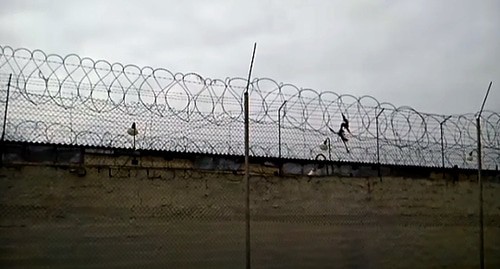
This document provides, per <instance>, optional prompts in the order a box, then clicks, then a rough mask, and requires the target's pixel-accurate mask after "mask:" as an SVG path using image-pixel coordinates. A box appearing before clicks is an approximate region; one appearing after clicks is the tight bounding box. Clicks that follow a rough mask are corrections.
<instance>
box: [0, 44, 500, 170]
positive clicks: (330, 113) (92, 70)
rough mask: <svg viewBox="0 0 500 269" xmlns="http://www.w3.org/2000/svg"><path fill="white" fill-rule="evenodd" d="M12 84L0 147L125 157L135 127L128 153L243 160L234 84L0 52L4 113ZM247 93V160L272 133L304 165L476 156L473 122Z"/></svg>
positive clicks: (271, 147) (496, 122) (270, 92)
mask: <svg viewBox="0 0 500 269" xmlns="http://www.w3.org/2000/svg"><path fill="white" fill-rule="evenodd" d="M11 74H12V82H11V84H10V85H9V86H10V87H9V88H10V99H9V111H8V112H7V113H8V115H7V124H6V130H5V131H6V139H7V140H10V141H32V142H44V143H54V144H71V145H89V146H90V145H91V146H106V147H120V148H124V147H130V146H131V144H132V142H131V141H130V140H131V138H130V137H129V136H127V134H126V133H125V132H124V130H126V129H127V128H128V126H130V125H131V124H132V123H133V122H136V123H137V126H138V129H139V130H140V132H139V135H138V136H137V148H138V149H153V150H167V151H182V152H199V153H215V154H232V155H243V139H244V138H243V102H242V101H243V92H244V88H245V84H246V80H245V79H243V78H227V79H225V80H219V79H209V78H203V77H202V76H200V75H198V74H193V73H189V74H181V73H173V72H171V71H169V70H167V69H163V68H158V69H154V68H151V67H138V66H135V65H123V64H120V63H109V62H107V61H104V60H97V61H96V60H92V59H90V58H83V57H80V56H78V55H75V54H70V55H67V56H59V55H56V54H46V53H45V52H43V51H40V50H28V49H14V48H11V47H8V46H1V47H0V84H1V85H0V94H1V96H2V97H3V98H1V102H2V105H3V107H2V108H4V111H5V103H6V92H7V88H8V87H7V79H8V77H9V75H11ZM249 93H250V125H251V128H250V137H251V142H250V143H251V144H250V147H251V150H250V152H251V155H253V156H264V157H278V156H279V154H278V148H279V146H278V141H279V138H278V132H279V130H278V126H280V128H281V132H282V136H281V147H282V157H283V158H291V159H314V158H315V157H316V156H317V155H318V154H319V153H321V150H320V149H319V148H318V145H319V144H321V143H322V142H323V141H324V140H325V139H326V138H330V142H331V143H330V144H331V145H330V151H331V152H330V154H329V158H330V156H331V158H332V160H338V161H350V162H352V161H354V162H368V163H376V162H377V160H380V161H381V162H382V163H385V164H396V165H416V166H434V167H441V166H444V167H452V166H454V165H458V166H459V167H463V168H467V167H473V166H474V165H473V163H472V164H470V163H469V162H468V161H467V159H468V157H467V156H468V155H467V154H468V153H470V152H473V150H474V148H475V145H476V133H475V129H476V128H475V115H473V114H465V115H452V116H450V117H446V116H444V115H432V114H426V113H420V112H418V111H415V110H414V109H412V108H409V107H395V106H394V105H392V104H389V103H380V102H379V101H377V100H376V99H375V98H373V97H370V96H363V97H359V98H358V97H354V96H351V95H348V94H344V95H339V94H336V93H334V92H329V91H324V92H317V91H315V90H312V89H302V88H298V87H297V86H294V85H290V84H282V83H277V82H275V81H274V80H271V79H267V78H263V79H254V80H253V81H252V82H251V83H250V91H249ZM285 101H286V105H285V106H284V107H283V111H282V112H283V113H282V116H281V117H280V119H278V109H279V108H280V107H281V106H282V105H283V104H284V103H285ZM343 115H344V116H345V117H346V118H347V119H348V121H349V127H350V128H349V131H350V133H349V134H348V135H347V136H348V137H347V139H349V141H348V146H347V147H344V144H343V142H342V139H341V137H340V136H339V135H338V134H335V133H332V131H331V130H333V131H335V132H336V131H337V130H338V126H340V125H341V123H342V122H343V120H342V117H343ZM482 118H483V128H482V129H483V131H482V140H483V145H484V153H483V155H484V168H486V169H495V167H496V166H497V165H498V164H499V159H500V142H499V141H500V115H499V114H498V112H492V111H487V112H485V113H483V116H482ZM278 122H280V124H278ZM330 128H331V130H330ZM377 142H378V146H377ZM377 150H378V151H379V155H377ZM443 159H444V160H443Z"/></svg>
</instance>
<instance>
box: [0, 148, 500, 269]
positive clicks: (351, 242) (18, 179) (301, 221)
mask: <svg viewBox="0 0 500 269" xmlns="http://www.w3.org/2000/svg"><path fill="white" fill-rule="evenodd" d="M129 162H130V158H129V157H125V158H122V159H121V158H111V157H98V156H90V155H89V156H85V162H84V164H83V165H82V166H64V167H55V166H53V167H51V166H47V165H25V164H17V165H14V164H11V165H6V166H4V167H3V168H1V169H0V217H1V218H0V242H1V244H0V265H1V267H2V268H39V267H40V268H41V267H47V266H50V267H51V268H68V267H71V268H79V267H81V268H89V267H91V268H96V267H98V268H113V267H114V268H138V267H148V268H200V267H201V268H244V261H245V260H244V258H245V241H244V240H245V234H244V227H245V226H244V201H245V196H244V184H243V182H242V179H243V176H242V175H240V174H234V173H216V172H214V171H202V170H192V169H190V164H189V163H186V162H185V161H182V160H170V161H168V162H167V161H163V162H161V161H158V160H153V159H151V160H149V161H148V160H147V159H146V158H142V159H141V163H140V166H138V167H134V166H131V165H128V163H129ZM148 162H149V165H146V164H148ZM158 163H163V164H162V165H159V164H158ZM117 164H120V165H117ZM146 167H148V168H146ZM168 167H169V168H168ZM167 168H168V169H167ZM266 169H269V168H266V167H257V166H255V167H254V168H253V170H254V172H259V173H260V174H261V175H254V176H252V177H251V216H252V230H251V232H252V262H253V265H254V268H404V267H406V268H443V267H444V268H467V267H476V266H477V265H478V262H479V252H478V240H479V235H478V231H479V229H478V185H477V183H476V182H475V181H473V180H472V178H470V179H468V178H466V177H462V178H460V179H461V180H460V181H459V182H457V183H455V184H453V183H451V182H448V181H444V180H441V179H439V177H436V179H433V180H430V179H423V178H420V179H419V178H401V177H388V176H384V177H383V179H382V180H380V179H379V178H378V177H364V178H360V177H340V176H331V177H305V176H287V177H281V178H279V177H275V176H271V175H270V173H267V174H266V173H265V172H266V171H267V170H266ZM267 172H272V169H271V170H270V171H267ZM271 174H272V173H271ZM499 195H500V184H499V183H497V182H486V183H485V184H484V212H485V257H486V264H487V266H489V267H490V268H495V267H498V266H500V256H499V255H498V253H500V198H499Z"/></svg>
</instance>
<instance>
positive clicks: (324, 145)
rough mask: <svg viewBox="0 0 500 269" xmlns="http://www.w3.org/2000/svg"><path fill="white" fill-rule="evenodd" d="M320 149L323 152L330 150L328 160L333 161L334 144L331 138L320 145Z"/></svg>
mask: <svg viewBox="0 0 500 269" xmlns="http://www.w3.org/2000/svg"><path fill="white" fill-rule="evenodd" d="M319 148H320V149H321V150H322V151H327V150H328V160H330V161H331V160H332V143H331V141H330V137H327V138H326V139H325V141H323V143H322V144H320V145H319Z"/></svg>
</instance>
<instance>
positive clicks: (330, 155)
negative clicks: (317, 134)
mask: <svg viewBox="0 0 500 269" xmlns="http://www.w3.org/2000/svg"><path fill="white" fill-rule="evenodd" d="M326 139H327V140H328V160H329V161H331V160H332V142H331V140H330V137H327V138H326Z"/></svg>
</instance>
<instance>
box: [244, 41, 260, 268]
mask: <svg viewBox="0 0 500 269" xmlns="http://www.w3.org/2000/svg"><path fill="white" fill-rule="evenodd" d="M256 49H257V43H254V44H253V53H252V61H251V62H250V70H249V71H248V80H247V88H246V90H245V94H244V97H245V183H246V190H245V192H246V203H245V222H246V233H245V242H246V244H245V245H246V268H247V269H250V268H251V245H250V167H249V166H250V156H249V154H250V142H249V141H250V140H249V133H250V132H249V131H250V128H249V119H248V115H249V104H248V87H250V78H251V76H252V68H253V60H254V58H255V50H256Z"/></svg>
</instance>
